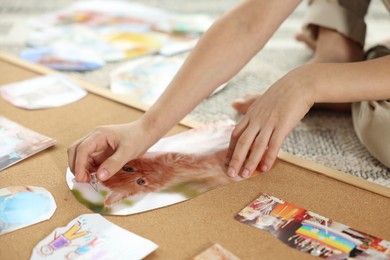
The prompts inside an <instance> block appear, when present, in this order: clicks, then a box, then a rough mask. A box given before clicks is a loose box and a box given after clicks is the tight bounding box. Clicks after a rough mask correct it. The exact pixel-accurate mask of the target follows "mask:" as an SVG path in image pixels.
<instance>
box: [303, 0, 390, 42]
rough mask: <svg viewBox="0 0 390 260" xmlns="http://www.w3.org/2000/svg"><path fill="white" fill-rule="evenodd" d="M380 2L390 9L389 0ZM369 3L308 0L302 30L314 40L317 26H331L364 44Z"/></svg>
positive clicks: (353, 0)
mask: <svg viewBox="0 0 390 260" xmlns="http://www.w3.org/2000/svg"><path fill="white" fill-rule="evenodd" d="M382 2H383V4H384V5H385V6H386V8H387V10H388V11H390V0H382ZM369 4H370V0H309V6H308V11H307V13H306V16H305V19H304V26H303V32H304V33H305V34H306V36H307V37H310V38H312V39H314V40H315V39H317V35H318V26H322V27H326V28H331V29H334V30H336V31H338V32H339V33H341V34H343V35H345V36H346V37H348V38H350V39H352V40H354V41H356V42H358V43H360V44H361V45H362V46H364V41H365V38H366V23H365V21H364V17H365V15H366V14H367V9H368V6H369Z"/></svg>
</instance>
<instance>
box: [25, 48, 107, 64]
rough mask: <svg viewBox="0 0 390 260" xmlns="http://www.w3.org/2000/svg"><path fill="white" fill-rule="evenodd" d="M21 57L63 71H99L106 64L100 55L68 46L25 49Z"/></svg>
mask: <svg viewBox="0 0 390 260" xmlns="http://www.w3.org/2000/svg"><path fill="white" fill-rule="evenodd" d="M20 57H21V58H22V59H25V60H28V61H31V62H34V63H39V64H42V65H45V66H47V67H49V68H52V69H55V70H62V71H88V70H94V69H98V68H100V67H102V66H103V65H104V64H105V62H104V60H103V59H102V57H100V55H99V54H97V53H95V52H93V51H91V50H88V49H86V48H82V47H79V46H72V45H67V44H64V45H62V46H50V47H42V48H28V49H24V50H23V51H22V52H21V53H20Z"/></svg>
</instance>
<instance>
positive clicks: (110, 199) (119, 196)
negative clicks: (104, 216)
mask: <svg viewBox="0 0 390 260" xmlns="http://www.w3.org/2000/svg"><path fill="white" fill-rule="evenodd" d="M127 197H128V194H127V193H125V192H117V191H111V192H110V193H109V194H108V196H107V197H106V199H105V200H104V207H110V206H112V205H114V204H115V203H117V202H120V201H122V200H123V199H125V198H127Z"/></svg>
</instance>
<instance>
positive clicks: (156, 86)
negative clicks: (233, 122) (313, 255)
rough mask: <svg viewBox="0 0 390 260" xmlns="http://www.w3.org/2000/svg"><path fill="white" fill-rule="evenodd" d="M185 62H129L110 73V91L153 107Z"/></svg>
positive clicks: (168, 59) (151, 58) (158, 59)
mask: <svg viewBox="0 0 390 260" xmlns="http://www.w3.org/2000/svg"><path fill="white" fill-rule="evenodd" d="M184 60H185V57H184V56H173V57H164V56H159V55H154V56H148V57H143V58H140V59H137V60H134V61H130V62H127V63H125V64H123V65H121V66H120V67H118V68H117V69H115V70H114V71H112V72H111V73H110V89H111V91H112V92H113V93H116V94H121V95H127V96H129V97H131V98H133V99H136V100H139V101H141V102H143V103H145V104H147V105H149V106H151V105H152V104H153V103H154V102H155V101H156V100H157V99H158V98H159V97H160V95H161V94H162V93H163V92H164V90H165V89H166V88H167V86H168V84H169V83H170V82H171V80H172V79H173V77H174V76H175V75H176V73H177V72H178V71H179V69H180V67H181V66H182V64H183V63H184ZM225 86H226V83H225V84H222V85H221V86H220V87H219V88H217V90H215V91H214V93H217V92H218V91H220V90H221V89H222V88H224V87H225ZM214 93H213V94H214Z"/></svg>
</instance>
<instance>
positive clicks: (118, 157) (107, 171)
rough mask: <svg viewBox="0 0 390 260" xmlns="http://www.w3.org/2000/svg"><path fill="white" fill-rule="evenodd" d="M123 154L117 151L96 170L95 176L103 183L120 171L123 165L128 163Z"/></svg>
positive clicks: (119, 150)
mask: <svg viewBox="0 0 390 260" xmlns="http://www.w3.org/2000/svg"><path fill="white" fill-rule="evenodd" d="M124 154H126V153H123V152H122V151H121V149H118V150H117V151H116V152H115V153H113V154H112V155H111V156H110V157H108V158H107V159H106V160H105V161H104V162H103V163H102V164H100V166H99V168H98V170H97V176H98V178H99V180H101V181H105V180H107V179H109V178H111V177H112V176H113V175H115V173H117V172H118V171H119V170H120V169H122V167H123V165H125V164H126V163H127V161H128V159H127V157H126V156H124Z"/></svg>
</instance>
